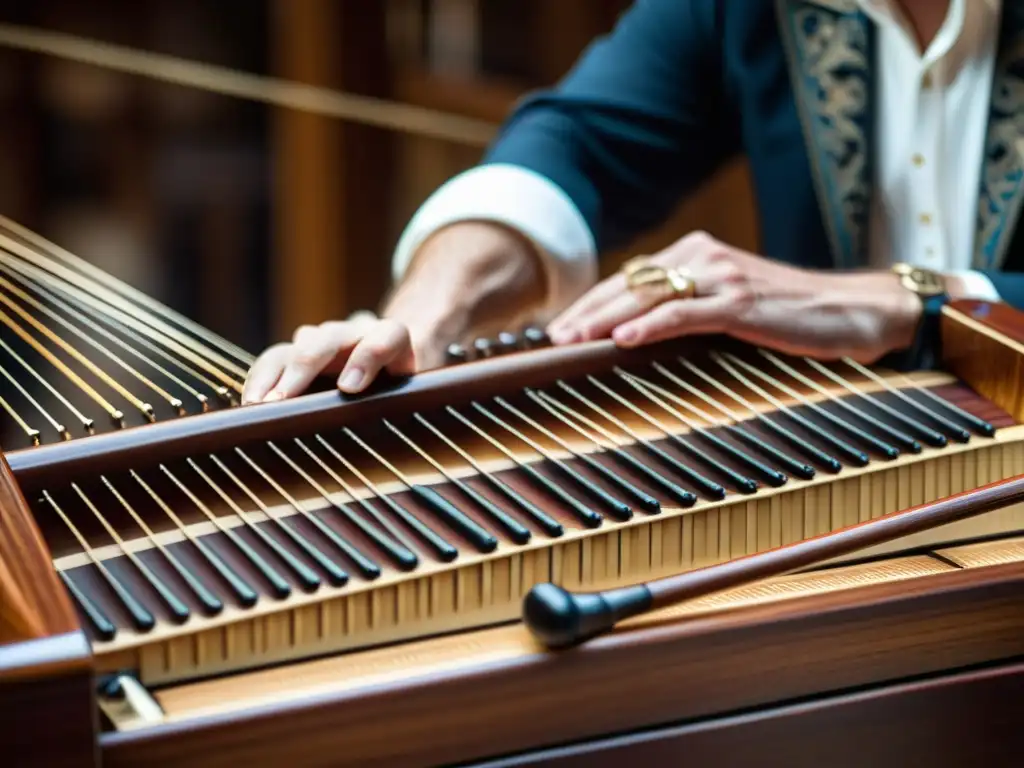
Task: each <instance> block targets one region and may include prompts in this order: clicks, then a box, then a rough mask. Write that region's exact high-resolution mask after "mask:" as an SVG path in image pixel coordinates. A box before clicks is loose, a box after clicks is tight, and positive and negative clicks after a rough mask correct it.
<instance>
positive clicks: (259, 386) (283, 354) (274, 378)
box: [242, 344, 291, 405]
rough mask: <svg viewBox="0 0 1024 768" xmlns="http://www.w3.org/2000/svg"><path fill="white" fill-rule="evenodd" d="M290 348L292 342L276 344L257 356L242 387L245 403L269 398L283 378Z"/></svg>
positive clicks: (243, 402) (243, 401)
mask: <svg viewBox="0 0 1024 768" xmlns="http://www.w3.org/2000/svg"><path fill="white" fill-rule="evenodd" d="M290 349H291V345H290V344H275V345H274V346H273V347H270V348H269V349H268V350H267V351H266V352H264V353H263V354H262V355H260V356H259V357H258V358H256V362H255V363H253V364H252V368H250V369H249V375H248V376H247V377H246V379H245V387H243V389H242V404H243V405H248V404H250V403H259V402H262V401H263V400H265V399H266V398H267V396H268V395H269V394H270V391H271V390H272V389H273V388H274V385H275V384H277V382H278V379H280V378H281V373H282V372H283V371H284V367H285V365H286V363H287V362H288V354H289V351H290Z"/></svg>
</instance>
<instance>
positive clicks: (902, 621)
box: [101, 563, 1024, 768]
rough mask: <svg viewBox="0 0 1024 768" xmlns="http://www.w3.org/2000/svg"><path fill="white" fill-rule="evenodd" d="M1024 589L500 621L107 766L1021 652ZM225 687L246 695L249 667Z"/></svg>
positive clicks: (668, 708)
mask: <svg viewBox="0 0 1024 768" xmlns="http://www.w3.org/2000/svg"><path fill="white" fill-rule="evenodd" d="M1022 599H1024V563H1010V564H1003V565H995V566H990V567H986V568H977V569H969V570H961V571H947V572H944V573H941V574H935V575H931V576H923V577H920V578H917V579H913V580H911V581H909V582H903V581H900V582H893V583H883V584H874V585H868V586H862V587H855V588H852V589H849V590H841V591H839V592H833V593H825V594H818V595H813V596H808V597H800V598H793V599H790V600H784V601H781V602H778V603H773V604H762V605H752V606H746V607H739V608H735V609H731V610H726V611H723V612H721V613H715V614H708V615H704V616H698V617H695V618H694V619H691V620H689V621H678V620H671V621H667V622H665V623H662V624H659V623H655V622H645V623H642V624H641V625H640V626H638V627H635V628H629V629H621V630H617V631H616V632H614V633H612V634H610V635H608V636H605V637H602V638H599V639H597V640H595V641H593V642H592V643H590V644H587V645H584V646H580V647H576V648H573V649H572V650H569V651H564V652H559V653H548V652H544V651H543V650H541V649H540V648H539V647H538V646H537V645H536V644H534V643H532V642H531V641H530V639H529V637H528V636H526V633H525V631H523V630H522V629H521V628H513V629H505V630H487V631H482V632H477V633H472V635H471V636H469V637H468V638H467V639H466V640H465V641H464V643H465V644H466V645H467V646H468V647H471V648H478V649H481V650H480V654H479V657H478V658H471V659H467V660H466V663H465V664H464V665H461V666H460V667H459V668H457V669H447V670H439V671H437V672H436V673H433V674H430V675H427V676H421V677H416V678H412V679H408V678H398V679H384V680H382V681H379V682H376V681H371V682H369V683H368V684H367V685H365V686H363V687H357V688H347V689H344V690H341V691H338V692H333V691H331V690H329V687H328V686H326V685H323V684H318V687H317V688H316V689H315V690H311V692H310V693H309V694H308V695H306V696H305V697H303V698H299V699H293V700H290V701H285V702H275V703H265V704H260V705H257V706H252V707H249V708H246V707H244V706H240V707H236V708H234V709H233V710H228V711H222V712H219V713H214V714H199V715H196V716H191V717H190V716H189V715H188V713H187V712H180V711H179V712H175V713H174V719H173V720H170V721H168V722H166V723H163V724H160V725H157V726H154V727H150V728H145V729H139V730H133V731H125V732H121V733H112V734H105V735H104V736H103V737H101V744H102V746H103V757H104V765H110V766H120V765H134V764H137V762H138V761H142V760H144V761H145V763H146V764H147V765H152V766H162V765H167V766H170V765H183V764H188V765H194V766H202V765H217V764H223V763H224V762H225V761H226V759H227V756H230V757H231V759H233V760H234V761H236V762H243V761H245V760H256V761H259V760H265V761H269V762H274V761H278V760H280V761H288V762H289V763H290V764H292V765H311V764H320V763H321V762H323V761H324V760H325V759H327V756H330V762H331V764H332V765H336V766H339V767H340V766H357V765H364V764H367V763H370V762H372V763H373V764H374V765H376V766H381V768H385V767H387V766H400V765H406V764H407V763H408V758H409V755H416V756H417V760H419V761H421V762H422V763H423V764H428V763H429V764H431V765H435V764H438V765H439V764H451V763H460V762H463V761H469V760H479V759H484V758H487V757H493V756H496V755H500V754H509V753H513V752H517V751H521V750H528V749H538V748H543V747H546V746H553V745H557V744H564V743H567V742H571V741H574V740H580V739H587V738H595V737H600V736H605V735H607V734H610V733H622V732H628V731H630V730H636V729H643V728H650V727H654V726H658V725H663V724H669V723H673V722H680V721H689V720H696V719H699V718H706V717H711V716H717V715H719V714H721V713H728V712H736V711H743V710H749V709H752V708H757V707H763V706H767V705H773V704H779V703H784V702H787V701H794V700H799V699H802V698H805V697H809V696H819V695H831V694H834V693H836V692H840V691H844V690H849V689H853V688H858V687H866V686H871V685H880V684H885V683H888V682H891V681H894V680H899V679H902V678H907V677H913V676H919V675H920V676H924V675H930V674H936V673H941V672H945V671H948V670H950V669H955V668H958V667H966V666H969V665H973V664H982V663H989V662H997V661H1004V660H1007V659H1012V658H1014V657H1017V656H1020V655H1024V613H1022V612H1021V611H1020V604H1021V600H1022ZM513 631H515V632H519V633H520V636H521V637H522V650H521V653H519V654H517V655H514V656H512V657H511V658H499V659H498V660H494V659H493V658H490V657H489V655H488V653H487V650H486V649H487V648H488V645H489V644H490V643H492V642H494V641H493V640H492V639H491V638H492V637H493V636H494V633H498V632H513ZM430 642H434V641H424V642H423V643H420V644H417V646H415V647H407V648H404V649H403V653H409V654H413V655H415V654H417V653H421V652H423V653H427V652H428V650H427V646H428V644H429V643H430ZM382 652H383V651H382ZM370 653H373V652H370ZM310 663H315V662H310ZM254 674H259V673H254ZM318 680H320V678H318ZM323 682H324V681H322V680H321V683H323ZM216 684H223V685H225V686H228V687H230V686H235V691H234V693H235V694H236V696H237V693H238V688H239V687H241V689H242V690H243V691H244V686H245V676H242V677H240V678H236V679H234V680H232V679H225V680H223V681H217V682H216ZM203 700H204V701H205V702H210V701H216V700H217V696H216V693H215V692H214V691H213V690H212V689H211V690H206V691H204V698H203ZM439 703H440V705H439ZM453 713H458V716H457V717H455V716H453Z"/></svg>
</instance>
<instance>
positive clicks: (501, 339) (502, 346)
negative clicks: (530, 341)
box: [498, 331, 519, 354]
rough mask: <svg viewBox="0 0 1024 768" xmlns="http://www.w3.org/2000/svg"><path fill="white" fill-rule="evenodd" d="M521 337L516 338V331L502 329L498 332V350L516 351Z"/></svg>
mask: <svg viewBox="0 0 1024 768" xmlns="http://www.w3.org/2000/svg"><path fill="white" fill-rule="evenodd" d="M518 342H519V339H517V338H516V335H515V334H514V333H509V332H508V331H502V332H501V333H499V334H498V350H499V351H500V352H501V354H505V353H506V352H514V351H515V349H516V347H517V346H519V343H518Z"/></svg>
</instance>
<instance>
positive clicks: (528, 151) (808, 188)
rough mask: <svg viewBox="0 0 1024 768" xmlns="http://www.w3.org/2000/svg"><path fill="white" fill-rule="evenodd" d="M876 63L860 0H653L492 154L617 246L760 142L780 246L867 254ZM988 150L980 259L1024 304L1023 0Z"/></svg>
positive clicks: (831, 256)
mask: <svg viewBox="0 0 1024 768" xmlns="http://www.w3.org/2000/svg"><path fill="white" fill-rule="evenodd" d="M873 75H874V28H873V25H872V24H871V22H870V20H869V19H868V18H867V17H866V16H865V15H864V14H863V13H862V12H861V11H860V9H859V7H858V4H857V2H856V0H639V2H637V3H636V4H635V5H634V6H633V7H632V8H631V9H630V10H629V11H628V12H627V13H626V14H625V15H624V17H623V18H622V19H621V20H620V24H619V26H618V28H617V29H616V31H615V33H614V34H612V35H609V36H608V37H606V38H603V39H601V40H599V41H597V42H595V43H594V44H593V45H592V46H591V47H590V49H589V50H588V51H587V52H586V53H585V54H584V56H583V57H582V58H581V59H580V61H579V62H578V63H577V65H576V66H575V67H574V68H573V70H572V71H571V72H570V73H569V74H568V75H567V76H566V78H565V79H564V80H563V81H562V82H561V83H560V84H559V86H558V87H557V88H556V89H552V90H549V91H544V92H540V93H537V94H533V95H531V96H530V97H529V98H527V99H525V100H524V101H523V102H522V103H521V104H519V105H518V107H517V109H516V110H515V111H514V113H513V114H512V115H511V116H510V118H509V120H508V121H507V123H506V126H505V129H504V131H503V132H502V135H501V136H500V137H499V139H498V140H497V141H496V142H495V144H494V145H493V146H492V148H491V150H490V151H489V153H488V155H487V158H486V162H493V163H513V164H517V165H520V166H523V167H526V168H530V169H532V170H535V171H537V172H539V173H540V174H542V175H544V176H546V177H547V178H549V179H551V180H552V181H553V182H555V183H556V184H557V185H559V186H560V187H561V188H562V189H563V190H565V192H566V193H567V194H568V195H569V196H570V197H571V198H572V200H573V202H574V203H575V205H576V206H577V208H578V209H579V210H580V212H581V213H582V215H583V216H584V218H585V219H586V221H587V223H588V225H589V226H590V229H591V231H592V232H593V234H594V236H595V238H596V241H597V246H598V250H599V252H602V251H607V250H609V249H613V248H615V247H617V246H620V245H622V244H624V243H625V242H626V241H628V240H630V239H632V238H633V237H634V236H635V235H637V234H639V233H640V232H642V231H644V230H646V229H649V228H651V227H654V226H656V225H657V224H658V223H659V222H660V221H662V220H663V219H664V218H665V217H666V216H667V215H668V214H669V213H670V212H671V211H672V210H673V209H674V208H675V206H676V205H677V204H678V203H679V201H680V199H681V198H682V197H683V196H685V195H686V194H687V193H689V192H690V191H692V190H693V189H694V188H695V187H697V186H698V185H699V184H700V183H701V182H702V181H703V180H705V179H706V178H707V177H708V176H709V175H711V174H712V173H713V172H714V171H715V170H716V169H718V168H719V167H720V166H721V165H722V164H723V163H725V162H726V161H727V160H728V159H730V158H731V157H733V156H735V155H737V154H739V153H745V154H746V155H747V157H748V159H749V162H750V167H751V171H752V175H753V181H754V191H755V195H756V202H757V207H758V217H759V224H760V231H761V238H762V248H761V251H762V253H763V254H764V255H765V256H767V257H769V258H774V259H778V260H780V261H785V262H789V263H793V264H798V265H801V266H806V267H812V268H840V269H848V268H853V267H858V266H863V265H865V264H867V248H868V243H869V237H868V232H867V228H868V222H869V217H868V212H869V210H870V202H871V196H872V192H873V189H872V187H873V183H874V176H873V167H872V155H873V153H872V147H873V144H874V140H875V137H874V136H873V135H872V133H873V126H874V124H875V121H874V116H873V112H872V110H873V98H872V95H873V91H874V88H873V85H874V81H873ZM512 128H514V130H510V129H512ZM983 164H984V167H983V168H982V173H981V183H980V185H979V189H978V207H977V228H976V237H975V247H974V254H973V263H972V267H973V268H974V269H978V270H980V271H982V272H984V273H985V274H986V275H988V276H989V278H990V279H991V280H992V282H993V284H994V286H995V288H996V290H997V291H998V292H999V294H1000V296H1001V297H1002V298H1003V299H1004V300H1005V301H1007V302H1008V303H1010V304H1013V305H1015V306H1017V307H1020V308H1024V233H1022V232H1021V230H1022V229H1024V228H1022V227H1020V226H1018V225H1019V221H1018V219H1019V216H1020V212H1021V202H1022V200H1024V2H1016V0H1010V1H1008V2H1006V3H1005V5H1004V10H1003V15H1002V21H1001V29H1000V40H999V46H998V53H997V62H996V66H995V73H994V77H993V87H992V98H991V102H990V114H989V122H988V130H987V139H986V146H985V151H984V159H983ZM897 258H898V254H897Z"/></svg>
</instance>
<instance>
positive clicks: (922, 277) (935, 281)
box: [892, 263, 946, 300]
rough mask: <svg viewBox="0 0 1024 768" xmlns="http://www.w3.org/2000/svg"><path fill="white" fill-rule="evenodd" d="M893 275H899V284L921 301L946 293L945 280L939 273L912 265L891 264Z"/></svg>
mask: <svg viewBox="0 0 1024 768" xmlns="http://www.w3.org/2000/svg"><path fill="white" fill-rule="evenodd" d="M892 271H893V274H895V275H899V278H900V284H901V285H902V286H903V287H904V288H906V289H907V290H908V291H911V292H913V293H915V294H917V295H918V296H920V297H921V299H922V300H924V299H927V298H931V297H932V296H942V295H945V293H946V278H945V277H943V276H942V275H941V274H940V273H938V272H935V271H933V270H931V269H925V268H923V267H915V266H914V265H912V264H902V263H898V264H893V265H892Z"/></svg>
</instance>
